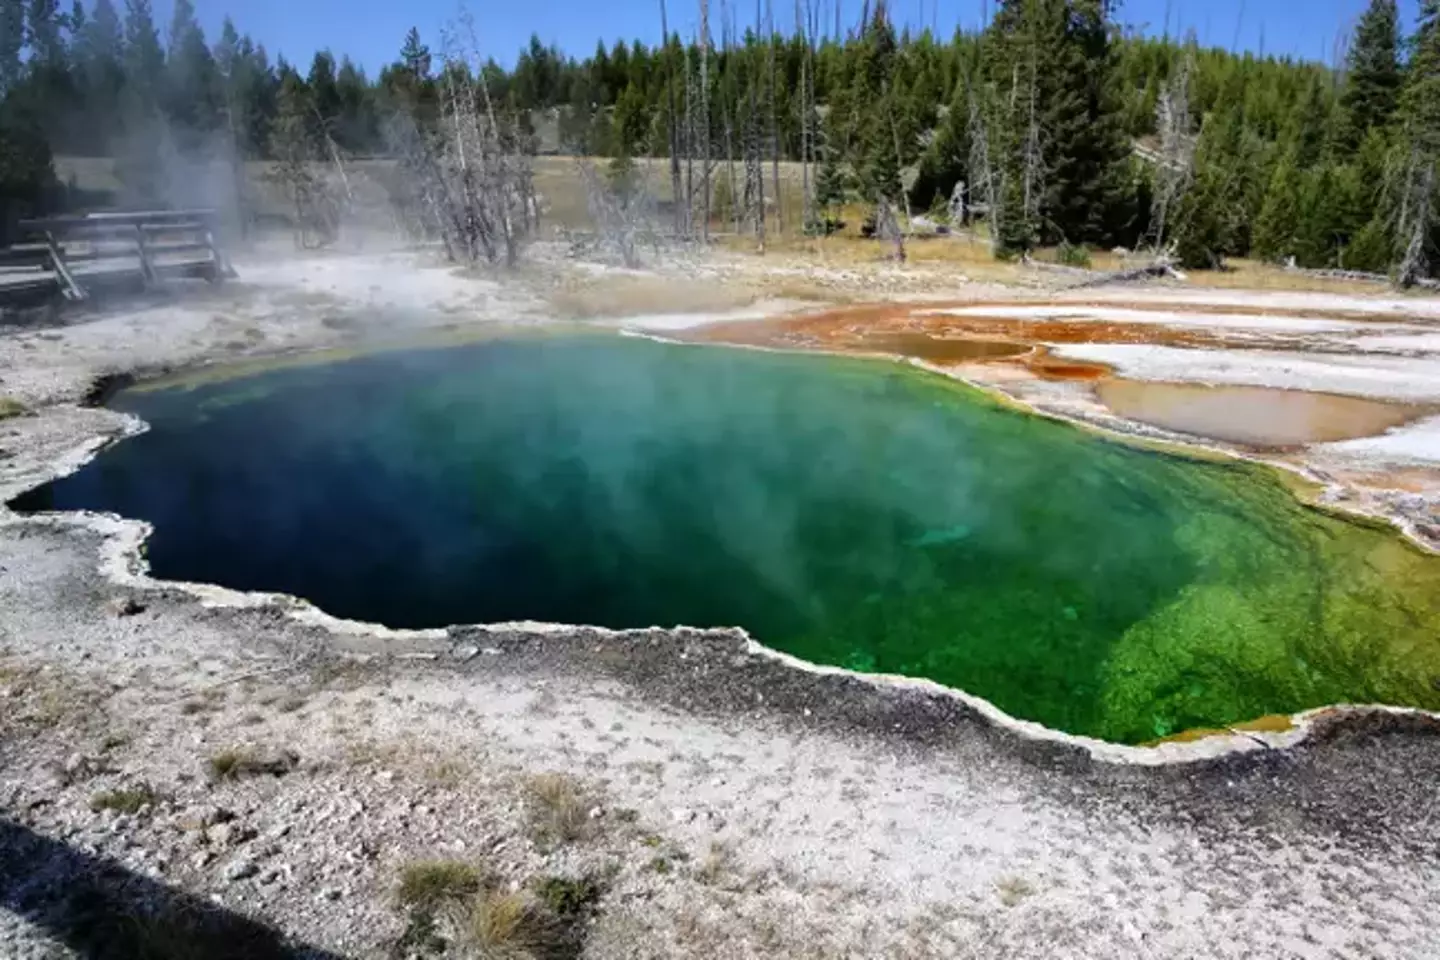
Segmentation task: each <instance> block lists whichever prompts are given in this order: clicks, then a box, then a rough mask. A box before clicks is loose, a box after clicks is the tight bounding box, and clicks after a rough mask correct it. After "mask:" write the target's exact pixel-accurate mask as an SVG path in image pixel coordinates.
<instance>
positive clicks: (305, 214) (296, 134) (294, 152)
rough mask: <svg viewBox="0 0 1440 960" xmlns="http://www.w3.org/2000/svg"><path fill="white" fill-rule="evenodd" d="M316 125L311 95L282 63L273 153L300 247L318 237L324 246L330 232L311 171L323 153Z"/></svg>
mask: <svg viewBox="0 0 1440 960" xmlns="http://www.w3.org/2000/svg"><path fill="white" fill-rule="evenodd" d="M313 124H314V105H313V104H312V102H311V100H310V91H309V90H308V89H307V88H306V86H305V81H304V80H303V79H301V77H300V75H299V74H298V73H296V72H295V71H294V70H293V69H292V68H291V67H290V66H289V65H288V64H286V63H285V62H284V61H283V60H282V61H281V65H280V92H279V97H278V100H277V103H276V113H275V125H274V129H273V131H272V133H271V136H270V151H271V154H272V155H273V156H274V158H275V161H276V174H275V175H276V178H277V179H278V180H279V181H280V182H281V183H282V184H283V185H284V188H285V191H286V193H287V194H288V195H289V199H290V207H291V211H292V214H293V217H294V220H293V226H294V231H295V242H296V244H297V245H298V246H310V245H312V236H314V235H315V234H318V235H319V240H320V242H324V241H325V240H326V239H328V238H329V236H330V232H331V231H330V224H329V223H328V222H327V221H326V218H325V216H324V210H323V203H322V196H321V189H320V187H321V184H320V182H319V180H318V179H317V177H316V175H315V172H314V170H313V169H312V164H313V162H314V161H315V160H316V159H317V157H318V156H319V153H320V151H319V147H318V144H317V141H316V137H315V129H314V126H313Z"/></svg>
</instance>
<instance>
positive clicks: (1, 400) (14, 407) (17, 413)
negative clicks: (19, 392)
mask: <svg viewBox="0 0 1440 960" xmlns="http://www.w3.org/2000/svg"><path fill="white" fill-rule="evenodd" d="M29 412H30V408H29V407H27V406H25V404H23V403H21V402H20V401H19V400H16V399H15V398H14V397H0V420H9V419H10V418H11V417H22V416H24V415H25V414H27V413H29Z"/></svg>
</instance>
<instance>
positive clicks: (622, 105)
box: [0, 0, 1440, 284]
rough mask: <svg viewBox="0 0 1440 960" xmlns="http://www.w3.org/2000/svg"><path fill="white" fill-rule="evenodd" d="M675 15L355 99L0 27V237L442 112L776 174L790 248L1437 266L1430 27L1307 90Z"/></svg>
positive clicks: (49, 24) (429, 60)
mask: <svg viewBox="0 0 1440 960" xmlns="http://www.w3.org/2000/svg"><path fill="white" fill-rule="evenodd" d="M699 2H700V4H701V7H700V14H701V16H700V24H701V26H700V28H699V29H697V30H696V31H695V32H694V35H693V36H688V37H687V36H681V35H679V34H678V33H674V32H672V31H671V30H670V27H671V23H670V20H669V18H670V17H673V16H674V14H675V11H674V10H669V11H667V10H666V9H665V6H664V4H663V2H658V3H657V8H656V19H657V26H660V27H661V29H660V30H659V31H657V35H662V36H667V37H668V39H667V40H666V41H665V42H664V43H663V44H659V45H655V46H647V45H646V44H643V43H641V42H639V41H634V42H627V41H619V42H615V43H614V44H613V45H607V44H606V43H605V42H600V43H598V44H597V45H596V47H595V49H594V50H592V51H589V52H585V53H583V55H582V53H581V52H577V51H561V50H558V49H556V48H554V47H550V46H545V45H544V44H543V43H542V42H541V41H540V40H539V39H538V38H532V40H531V42H530V44H529V45H528V47H526V48H525V49H523V50H521V51H519V53H518V56H517V57H516V58H515V60H514V63H513V66H502V65H501V64H499V63H497V62H496V61H495V60H493V59H481V58H479V57H478V56H475V55H474V54H473V52H467V47H468V49H469V50H470V51H473V50H474V49H475V47H476V46H477V44H475V43H474V42H473V33H472V34H470V36H471V38H472V39H471V40H470V41H466V42H457V39H456V36H457V33H456V32H454V31H447V32H445V33H444V34H442V35H437V36H433V37H431V36H422V34H421V33H420V32H419V31H417V30H411V31H410V32H409V34H408V35H407V36H403V37H396V38H395V41H396V42H395V50H396V54H395V59H394V61H393V62H392V63H390V64H388V65H386V66H384V67H383V68H381V69H380V70H379V71H378V73H377V74H375V75H370V74H368V73H367V72H366V71H365V70H364V69H362V68H361V67H360V66H358V65H357V64H356V63H354V62H353V61H352V60H351V59H350V58H349V57H347V56H346V55H345V51H329V50H322V51H320V52H318V53H316V54H315V55H314V57H313V59H311V60H310V62H309V63H291V62H288V61H287V60H286V59H284V58H283V57H279V56H276V57H272V56H271V55H270V53H268V52H267V50H266V48H265V46H264V44H263V43H260V42H257V41H256V40H254V39H253V38H252V37H250V36H249V35H247V34H246V33H245V32H244V24H243V23H240V22H234V21H231V20H228V19H227V20H226V21H225V24H224V28H223V30H222V31H221V32H220V35H219V36H212V37H207V36H206V35H205V33H204V32H203V31H202V29H201V27H200V25H199V24H198V22H197V20H196V16H195V10H194V7H193V4H192V2H191V0H176V3H175V8H174V16H173V18H172V19H171V20H170V22H169V23H166V24H157V23H156V22H155V17H154V13H153V10H152V8H151V2H150V0H84V2H81V0H71V2H69V5H68V6H66V5H64V4H63V3H62V2H61V0H0V207H3V210H0V213H3V216H4V218H5V219H6V220H9V221H13V219H14V218H16V217H20V216H26V215H30V214H33V213H36V212H42V211H47V210H54V209H61V208H64V207H66V206H74V205H75V203H76V198H75V197H74V196H73V191H67V190H66V185H65V184H64V183H63V182H62V181H61V179H60V178H58V177H57V175H56V173H55V168H54V158H55V157H57V156H76V157H112V158H114V159H115V161H116V165H117V169H118V170H119V171H120V172H121V175H122V176H124V177H129V178H132V179H133V180H134V181H135V182H136V183H137V184H140V185H141V188H142V189H141V190H140V192H141V194H142V195H143V193H144V191H143V182H144V179H145V177H146V176H147V175H148V176H153V175H154V171H155V170H156V169H157V163H156V160H155V156H154V154H155V152H156V151H159V150H165V151H170V152H173V153H175V154H178V155H182V156H184V155H197V156H213V155H221V154H223V155H225V156H228V157H231V158H233V159H234V160H236V161H245V162H249V161H271V162H276V163H283V162H285V161H286V160H287V159H289V160H291V161H294V162H299V163H305V162H309V161H314V162H318V163H323V162H326V160H327V158H330V157H332V156H337V157H338V156H343V157H347V158H385V157H394V156H397V154H398V148H397V145H396V144H397V137H401V136H410V137H420V138H423V137H426V136H428V135H430V134H431V133H432V132H433V131H435V130H436V129H437V128H439V127H441V126H442V125H443V124H444V122H445V117H446V115H447V111H446V103H447V90H449V91H451V94H450V95H451V96H453V91H454V90H456V89H460V88H463V89H465V90H467V91H474V90H476V89H480V90H481V91H482V92H483V94H484V97H485V101H484V102H485V104H486V109H487V110H489V111H491V112H492V113H498V114H501V115H503V116H505V117H508V118H509V119H510V122H511V124H512V125H513V128H514V129H515V130H517V131H520V133H519V134H518V135H517V136H516V137H515V138H514V140H513V143H511V144H510V145H509V147H507V148H508V149H514V150H520V151H531V152H533V151H545V152H556V153H564V154H576V155H581V154H583V155H590V156H603V157H609V158H614V159H613V165H617V166H620V167H623V166H624V165H625V164H626V163H627V162H628V161H630V160H631V159H633V158H640V157H655V158H672V159H671V161H670V163H669V164H668V167H669V170H670V173H671V176H672V177H673V178H674V181H675V183H676V184H677V185H678V184H679V183H680V181H681V178H682V177H684V178H686V179H687V180H688V179H693V178H695V177H697V176H698V177H702V178H705V179H706V182H707V183H708V182H709V181H708V178H709V171H710V170H711V169H712V168H713V165H714V164H716V163H718V162H722V161H725V160H733V161H737V162H743V163H744V164H745V167H746V170H747V190H748V189H749V184H750V183H751V182H752V181H753V180H754V179H755V178H756V177H759V183H757V184H756V188H757V189H761V190H763V189H768V188H767V187H765V186H764V180H765V178H766V177H767V176H768V171H770V170H771V169H772V168H773V169H774V170H775V171H776V172H775V174H774V176H775V178H776V181H775V182H776V183H777V184H778V178H779V173H778V170H779V164H780V163H781V162H789V163H798V164H801V165H802V166H803V185H804V186H803V189H804V193H805V215H804V223H803V227H804V228H805V229H807V230H812V231H815V230H820V231H823V230H824V229H826V226H825V225H826V223H827V222H828V219H829V218H830V217H831V216H832V215H833V214H832V212H833V211H835V210H838V209H839V208H842V207H845V206H854V205H863V206H869V207H877V206H879V207H889V208H893V209H894V210H896V211H902V210H903V211H905V212H906V213H907V214H910V215H919V214H922V213H926V212H932V215H933V216H935V217H937V218H944V217H945V216H946V214H947V211H949V210H951V209H952V208H951V207H950V200H951V198H952V197H954V196H956V195H957V190H956V185H957V184H961V185H963V186H962V188H961V189H960V190H959V191H958V195H959V196H961V197H963V198H964V200H965V210H966V211H967V216H968V215H970V214H974V213H978V214H980V215H981V216H983V218H984V219H985V220H986V222H987V224H988V226H987V229H988V232H989V235H990V236H991V238H992V240H991V242H992V245H993V247H994V249H995V252H996V253H997V255H999V256H1016V255H1020V254H1023V253H1025V252H1028V251H1030V250H1032V249H1034V248H1037V247H1041V246H1055V245H1060V246H1062V247H1063V246H1069V247H1074V248H1083V247H1088V248H1103V249H1108V248H1111V247H1115V246H1123V247H1127V248H1132V249H1133V248H1140V247H1154V248H1156V249H1161V250H1166V251H1169V252H1170V253H1172V254H1173V256H1174V257H1175V258H1176V259H1177V261H1179V262H1181V263H1183V264H1185V265H1187V266H1189V267H1195V268H1206V267H1218V266H1221V265H1223V263H1224V262H1225V260H1226V258H1232V257H1249V258H1255V259H1260V260H1268V261H1273V262H1277V263H1282V262H1290V261H1292V260H1293V262H1294V263H1295V264H1297V265H1299V266H1302V267H1313V268H1330V269H1343V270H1354V271H1367V272H1386V273H1389V274H1391V275H1392V276H1393V277H1394V278H1395V279H1396V280H1397V281H1398V282H1401V283H1406V284H1408V283H1412V282H1415V281H1417V280H1420V279H1424V278H1428V277H1430V276H1432V275H1433V274H1434V273H1435V272H1436V269H1437V267H1440V243H1437V240H1440V233H1437V229H1436V228H1437V219H1440V218H1437V214H1436V207H1437V190H1440V183H1437V177H1436V172H1437V163H1440V0H1422V2H1421V4H1420V12H1419V16H1418V18H1417V19H1416V20H1415V21H1414V22H1402V20H1401V18H1400V16H1399V13H1398V10H1397V6H1396V2H1395V0H1371V2H1370V3H1369V5H1368V9H1367V10H1366V11H1365V12H1364V14H1363V16H1362V17H1361V18H1360V20H1359V21H1358V23H1357V25H1356V28H1355V30H1354V32H1353V35H1352V36H1351V38H1350V41H1349V43H1348V45H1347V46H1346V48H1345V52H1344V53H1343V54H1342V55H1339V56H1337V57H1336V61H1335V62H1333V63H1320V62H1314V61H1306V60H1301V59H1294V58H1284V57H1275V56H1262V55H1259V54H1256V53H1253V52H1238V53H1237V52H1230V51H1226V50H1222V49H1218V48H1207V47H1203V46H1201V45H1200V44H1198V43H1197V42H1196V40H1195V39H1194V38H1193V36H1192V37H1160V36H1153V35H1143V34H1141V33H1139V32H1137V31H1134V30H1131V29H1129V28H1127V26H1126V23H1125V20H1124V15H1125V10H1124V7H1123V5H1121V4H1119V3H1117V2H1116V0H998V2H997V5H996V10H995V14H994V16H993V17H992V19H991V21H990V23H989V24H988V25H987V26H986V27H985V28H984V29H983V30H980V31H957V32H955V33H954V34H953V35H950V36H940V35H937V34H936V33H934V32H932V31H930V30H924V31H921V32H913V31H910V30H899V29H897V27H896V26H895V24H894V22H893V18H892V16H891V14H890V12H889V11H888V10H887V8H886V5H885V2H884V0H870V2H869V3H868V4H867V7H866V9H865V11H864V15H863V17H862V18H860V19H858V20H856V21H855V22H850V23H841V22H839V21H838V18H837V17H836V16H835V14H834V8H833V7H831V6H830V5H828V4H827V3H826V2H825V0H797V3H796V4H795V6H794V8H793V9H784V10H777V9H775V8H774V6H773V0H766V4H765V6H764V7H763V8H761V7H758V6H757V9H756V10H755V11H754V12H753V15H752V14H751V13H750V12H749V11H746V12H744V13H741V12H740V11H737V10H736V8H735V7H733V6H720V7H718V8H711V7H710V6H709V2H708V0H699ZM692 13H693V11H691V10H687V11H686V19H687V21H688V20H689V19H693V17H692V16H691V14H692ZM468 26H469V29H470V30H472V31H476V32H480V33H483V24H475V23H469V24H468ZM459 35H461V36H464V35H466V34H465V31H459ZM472 99H473V95H472ZM397 117H402V118H404V120H405V122H404V123H403V124H397V122H396V118H397ZM682 157H683V159H684V162H685V166H684V172H683V173H682V168H681V162H680V161H681V158H682ZM696 163H698V164H700V173H698V174H697V173H695V164H696ZM677 190H678V186H677ZM707 198H708V193H707ZM762 206H763V204H762ZM706 212H707V214H708V213H709V205H708V199H707V203H706ZM762 219H763V217H762ZM795 226H800V224H796V225H795Z"/></svg>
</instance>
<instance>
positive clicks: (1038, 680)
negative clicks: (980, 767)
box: [16, 335, 1440, 742]
mask: <svg viewBox="0 0 1440 960" xmlns="http://www.w3.org/2000/svg"><path fill="white" fill-rule="evenodd" d="M114 405H115V406H116V407H118V408H120V409H123V410H128V411H132V412H134V413H136V414H138V415H140V416H141V417H143V418H144V419H145V420H147V421H149V422H150V424H151V427H152V429H151V430H150V431H149V432H148V433H146V434H144V435H143V436H140V437H137V438H134V439H131V440H127V441H125V442H124V443H121V444H119V445H117V446H115V447H113V448H112V449H110V450H108V451H107V452H105V453H104V454H103V455H102V456H100V457H99V458H98V459H97V460H95V461H94V462H93V463H92V464H90V465H89V466H87V467H85V468H84V469H83V470H81V471H80V472H79V473H77V474H75V475H74V476H72V477H69V478H67V479H64V480H61V481H58V482H56V483H54V484H52V485H50V486H49V487H46V488H42V489H41V490H39V491H36V492H34V493H32V494H29V495H27V496H26V497H24V498H22V499H21V501H18V502H17V503H16V506H17V507H18V508H20V509H72V508H82V507H83V508H92V509H100V510H110V511H115V512H118V513H120V514H123V515H126V516H131V517H139V518H143V519H146V520H149V521H151V522H152V523H153V524H154V525H155V532H154V535H153V537H152V538H151V540H150V543H149V550H148V553H149V560H150V563H151V566H152V568H153V571H154V573H155V574H156V575H157V576H160V577H167V578H176V579H184V580H200V581H212V582H215V583H220V584H224V585H226V586H230V587H236V588H240V589H259V590H276V591H284V592H288V593H293V594H298V595H300V596H303V597H306V598H308V599H310V600H312V601H314V602H315V603H317V604H318V605H319V606H320V607H322V608H323V609H325V610H327V611H328V612H330V613H333V614H336V615H338V616H342V617H350V618H355V619H359V620H368V621H378V622H381V623H385V624H388V625H390V626H396V627H426V626H438V625H444V624H450V623H457V622H485V621H502V620H512V619H535V620H544V621H559V622H571V623H589V624H601V625H605V626H610V627H643V626H648V625H657V624H658V625H667V626H668V625H673V624H690V625H696V626H714V625H731V624H736V625H740V626H743V627H745V628H746V629H747V630H749V631H750V632H751V633H752V634H753V635H754V636H755V637H756V638H757V639H759V640H760V641H761V642H763V643H765V644H767V645H770V646H772V647H775V648H778V649H780V650H784V651H788V652H790V653H793V654H796V655H798V656H800V657H804V658H806V659H808V660H811V661H815V662H819V663H827V664H838V665H843V666H847V667H851V668H854V669H857V670H864V671H877V672H884V673H901V674H910V675H914V676H923V677H930V678H933V679H935V680H938V681H940V682H941V683H945V684H949V685H951V686H954V687H958V688H961V689H964V690H966V691H969V692H971V693H974V694H978V695H980V696H982V697H985V698H987V699H989V700H991V701H993V702H994V703H995V704H997V705H998V706H1000V707H1001V708H1002V709H1004V710H1006V711H1008V712H1009V713H1011V714H1013V715H1015V716H1018V717H1023V718H1027V719H1031V720H1037V721H1040V722H1041V723H1044V724H1047V725H1049V726H1051V727H1056V728H1059V729H1062V730H1067V731H1072V732H1075V733H1083V734H1090V735H1094V736H1097V737H1103V738H1106V739H1110V740H1117V741H1127V742H1140V741H1146V740H1151V739H1154V738H1157V737H1163V736H1166V735H1170V734H1173V733H1176V732H1179V731H1182V730H1187V729H1191V728H1196V727H1214V726H1220V725H1225V724H1230V723H1234V722H1238V721H1244V720H1248V719H1252V718H1256V717H1260V716H1262V715H1266V714H1272V713H1289V712H1293V711H1296V710H1299V709H1302V708H1306V707H1312V706H1318V705H1322V704H1327V703H1334V702H1344V701H1350V702H1387V703H1393V704H1408V705H1417V706H1424V707H1429V708H1432V709H1440V636H1437V632H1440V561H1437V560H1436V559H1433V558H1430V557H1426V556H1424V555H1422V554H1421V553H1420V551H1418V550H1416V549H1414V548H1412V547H1411V546H1409V545H1408V544H1406V543H1405V542H1403V541H1402V540H1400V539H1399V538H1398V537H1396V536H1395V535H1394V534H1393V533H1390V532H1388V531H1382V530H1376V529H1372V528H1367V527H1363V526H1359V525H1356V524H1351V523H1347V522H1344V521H1341V520H1338V519H1335V518H1332V517H1329V516H1326V515H1324V514H1322V513H1320V512H1318V511H1316V510H1312V509H1309V508H1306V507H1303V506H1301V505H1300V504H1299V503H1298V502H1297V501H1296V500H1295V499H1294V498H1293V497H1292V496H1291V494H1290V493H1289V492H1288V491H1287V489H1286V488H1285V487H1284V486H1283V484H1282V483H1281V481H1280V479H1279V478H1278V476H1277V475H1276V474H1273V473H1271V472H1269V471H1266V470H1264V469H1260V468H1256V467H1252V466H1249V465H1240V464H1215V463H1203V462H1199V461H1193V460H1189V459H1186V458H1183V457H1179V456H1172V455H1166V454H1160V453H1155V452H1150V451H1143V450H1140V449H1136V448H1133V447H1130V446H1126V445H1124V444H1121V443H1118V442H1111V441H1108V440H1105V439H1102V438H1100V437H1097V436H1095V435H1093V434H1090V433H1086V432H1083V431H1081V430H1078V429H1075V428H1072V427H1070V426H1067V425H1064V424H1060V423H1055V422H1052V421H1048V420H1044V419H1040V418H1037V417H1033V416H1028V415H1024V414H1021V413H1017V412H1013V411H1011V410H1007V409H1004V408H1002V407H1001V406H999V405H997V404H996V403H995V402H993V401H991V400H989V399H987V398H985V397H984V396H982V395H980V394H978V393H976V392H974V391H972V390H969V389H967V388H965V387H963V386H960V385H958V384H956V383H954V382H952V381H949V380H946V379H944V378H942V377H938V376H934V375H930V374H926V373H923V372H920V371H917V370H914V369H911V368H908V367H905V366H903V365H900V364H896V363H893V362H888V361H883V360H860V359H846V358H836V357H817V356H796V355H781V354H770V353H762V352H755V351H747V350H734V349H727V348H719V347H696V346H666V345H661V344H656V343H652V342H648V341H643V340H637V339H627V338H620V337H614V336H600V335H586V336H556V337H548V338H545V337H536V338H529V339H508V340H496V341H491V342H485V343H478V344H472V345H467V346H460V347H450V348H447V349H435V350H416V351H409V352H392V353H382V354H377V355H372V356H367V357H362V358H359V359H351V360H347V361H343V362H333V363H328V364H315V365H306V366H292V367H289V368H285V369H275V370H271V371H269V372H264V373H259V374H254V375H250V376H244V377H239V378H235V379H227V380H222V381H218V382H211V383H204V384H201V385H198V386H189V387H169V388H161V389H155V388H149V389H144V390H132V391H128V392H125V393H122V394H121V395H120V396H118V397H117V398H116V400H115V403H114Z"/></svg>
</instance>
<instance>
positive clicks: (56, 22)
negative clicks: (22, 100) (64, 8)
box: [25, 0, 83, 70]
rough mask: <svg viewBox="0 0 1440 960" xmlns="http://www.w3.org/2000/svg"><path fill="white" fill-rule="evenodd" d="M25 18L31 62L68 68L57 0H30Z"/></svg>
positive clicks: (38, 64) (62, 26) (52, 67)
mask: <svg viewBox="0 0 1440 960" xmlns="http://www.w3.org/2000/svg"><path fill="white" fill-rule="evenodd" d="M82 10H83V8H82ZM82 16H83V14H82ZM26 20H27V26H26V31H25V36H26V42H27V43H28V44H29V46H30V57H31V63H32V64H33V65H36V66H43V67H47V68H49V69H52V70H65V69H68V66H69V64H68V63H67V51H66V49H65V40H64V37H63V36H62V30H63V28H64V26H65V17H64V15H62V14H61V13H60V10H59V0H30V4H29V8H28V9H27V11H26Z"/></svg>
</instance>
